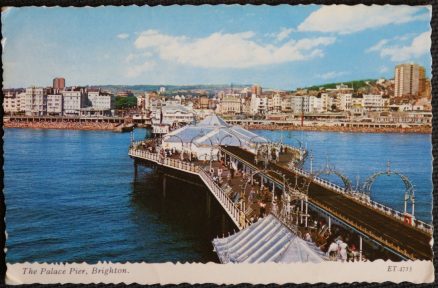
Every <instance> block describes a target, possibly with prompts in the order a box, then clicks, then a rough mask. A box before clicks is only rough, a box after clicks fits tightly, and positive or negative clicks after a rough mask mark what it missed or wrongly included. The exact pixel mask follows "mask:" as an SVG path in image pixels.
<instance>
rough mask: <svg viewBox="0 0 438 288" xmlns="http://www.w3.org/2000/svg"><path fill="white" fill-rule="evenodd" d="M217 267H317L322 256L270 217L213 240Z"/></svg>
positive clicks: (311, 245) (321, 253)
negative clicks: (273, 264)
mask: <svg viewBox="0 0 438 288" xmlns="http://www.w3.org/2000/svg"><path fill="white" fill-rule="evenodd" d="M213 246H214V250H215V252H216V253H217V255H218V257H219V260H220V261H221V263H266V262H276V263H293V262H312V263H319V262H322V261H324V260H326V257H325V255H324V253H323V252H321V251H320V250H319V248H318V247H316V246H315V245H314V244H313V243H311V242H307V241H305V240H303V239H301V238H300V237H298V236H297V235H296V234H294V233H293V232H292V231H291V230H289V229H288V228H287V227H286V226H284V224H283V223H281V222H280V221H279V220H278V219H277V218H276V217H274V216H273V215H268V216H266V217H265V218H263V219H260V220H259V221H257V222H256V223H254V224H252V225H251V226H249V227H247V228H245V229H243V230H241V231H239V232H237V233H235V234H233V235H231V236H229V237H225V238H216V239H214V240H213Z"/></svg>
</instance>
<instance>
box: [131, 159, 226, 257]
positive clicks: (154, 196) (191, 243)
mask: <svg viewBox="0 0 438 288" xmlns="http://www.w3.org/2000/svg"><path fill="white" fill-rule="evenodd" d="M207 193H210V192H208V190H207V188H205V187H200V186H197V185H192V184H188V183H185V182H182V181H179V180H175V179H172V178H170V177H168V176H167V177H166V192H165V193H163V174H162V173H161V172H158V171H155V170H154V169H152V168H148V167H143V166H138V175H137V177H136V178H134V177H133V183H132V196H131V203H132V206H133V218H134V221H135V222H136V223H137V225H138V226H139V229H140V231H142V232H141V233H144V234H145V235H148V236H147V237H150V236H151V235H150V232H151V227H153V229H154V233H156V235H155V236H154V238H160V239H159V241H157V242H156V245H157V247H156V252H157V255H155V256H156V257H155V256H154V257H150V256H151V255H147V259H148V260H150V261H151V262H166V261H171V262H177V261H183V262H186V261H187V262H193V261H194V262H203V263H206V262H218V258H217V256H216V254H215V253H214V252H213V245H212V243H211V241H212V240H213V239H214V238H215V237H218V236H220V237H222V236H223V235H224V234H226V235H228V232H232V231H233V226H232V224H231V223H229V222H230V220H228V219H227V217H225V219H226V223H225V227H224V226H223V223H222V221H223V214H224V212H223V210H222V208H221V207H220V206H219V204H218V203H217V202H216V201H215V200H214V199H213V198H212V197H211V206H210V207H211V208H210V211H211V212H210V215H208V208H207ZM151 215H152V217H151ZM145 218H148V219H145ZM151 218H152V219H151ZM155 224H156V225H157V226H158V225H159V227H155ZM157 240H158V239H157ZM165 247H166V248H165ZM162 248H163V249H162ZM164 248H165V249H164ZM160 251H161V252H160ZM160 253H161V254H160ZM148 262H149V261H148Z"/></svg>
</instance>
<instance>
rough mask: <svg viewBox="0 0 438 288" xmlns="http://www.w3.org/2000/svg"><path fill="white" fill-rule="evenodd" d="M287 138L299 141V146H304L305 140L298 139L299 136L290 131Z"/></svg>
mask: <svg viewBox="0 0 438 288" xmlns="http://www.w3.org/2000/svg"><path fill="white" fill-rule="evenodd" d="M287 138H289V139H292V140H295V141H297V142H298V145H299V146H298V147H299V148H304V145H303V141H301V140H300V139H298V138H297V137H294V136H292V134H291V133H289V134H288V135H287Z"/></svg>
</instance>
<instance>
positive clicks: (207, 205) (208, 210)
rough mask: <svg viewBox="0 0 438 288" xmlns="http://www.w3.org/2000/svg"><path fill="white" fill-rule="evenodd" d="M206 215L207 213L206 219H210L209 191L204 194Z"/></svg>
mask: <svg viewBox="0 0 438 288" xmlns="http://www.w3.org/2000/svg"><path fill="white" fill-rule="evenodd" d="M206 195H207V196H206V213H207V218H210V217H211V196H210V191H207V194H206Z"/></svg>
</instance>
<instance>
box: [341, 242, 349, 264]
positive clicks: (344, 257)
mask: <svg viewBox="0 0 438 288" xmlns="http://www.w3.org/2000/svg"><path fill="white" fill-rule="evenodd" d="M347 247H348V245H347V243H345V242H343V241H340V244H339V255H340V256H341V261H342V262H345V261H347Z"/></svg>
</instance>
